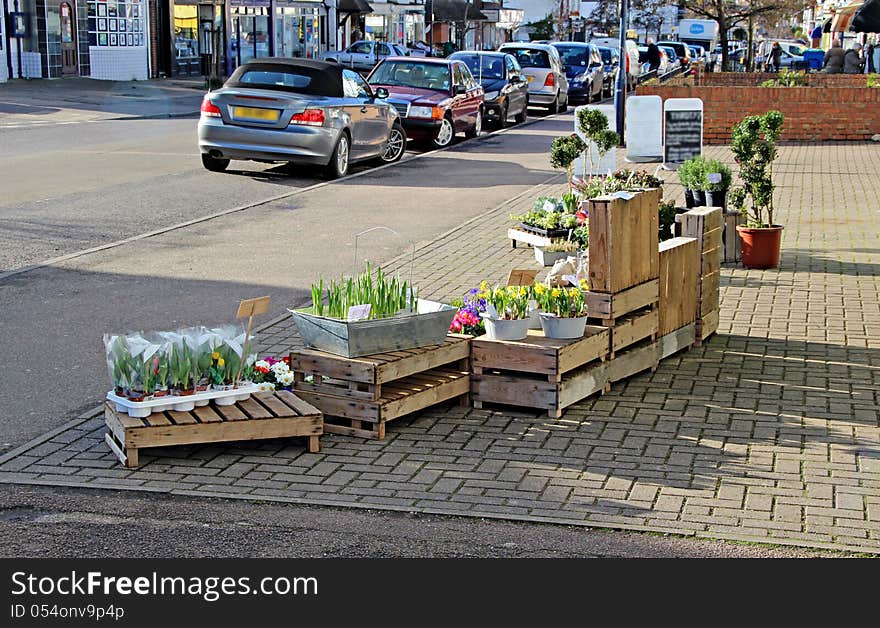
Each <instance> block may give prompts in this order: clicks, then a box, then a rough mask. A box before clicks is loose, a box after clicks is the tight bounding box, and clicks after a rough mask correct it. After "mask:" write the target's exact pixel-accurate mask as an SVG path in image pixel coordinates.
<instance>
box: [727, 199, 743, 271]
mask: <svg viewBox="0 0 880 628" xmlns="http://www.w3.org/2000/svg"><path fill="white" fill-rule="evenodd" d="M744 224H746V219H745V216H743V213H742V212H736V211H727V210H725V211H724V231H723V232H722V240H723V242H724V255H723V258H722V261H723V262H725V263H728V262H738V261H740V259H741V258H742V246H741V243H740V239H739V231H737V230H736V228H737V227H738V226H739V225H744Z"/></svg>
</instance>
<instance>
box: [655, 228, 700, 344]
mask: <svg viewBox="0 0 880 628" xmlns="http://www.w3.org/2000/svg"><path fill="white" fill-rule="evenodd" d="M698 246H699V243H698V241H697V239H696V238H672V239H671V240H666V241H665V242H661V243H660V247H659V249H660V298H659V309H660V319H659V329H658V333H659V334H660V336H665V335H666V334H669V333H672V332H673V331H675V330H676V329H679V328H681V327H684V326H685V325H688V324H690V323H693V322H694V321H695V320H696V317H697V286H698V283H699V278H700V251H699V248H698Z"/></svg>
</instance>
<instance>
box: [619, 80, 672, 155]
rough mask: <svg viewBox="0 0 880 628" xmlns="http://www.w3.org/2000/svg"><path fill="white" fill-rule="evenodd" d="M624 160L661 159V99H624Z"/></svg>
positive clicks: (636, 97) (643, 97) (639, 97)
mask: <svg viewBox="0 0 880 628" xmlns="http://www.w3.org/2000/svg"><path fill="white" fill-rule="evenodd" d="M625 128H626V160H627V161H631V162H638V161H660V160H661V159H663V99H662V98H660V96H630V97H629V98H627V99H626V125H625Z"/></svg>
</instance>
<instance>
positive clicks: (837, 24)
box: [831, 2, 863, 33]
mask: <svg viewBox="0 0 880 628" xmlns="http://www.w3.org/2000/svg"><path fill="white" fill-rule="evenodd" d="M862 4H863V3H862V2H854V3H852V4H848V5H846V6H845V7H840V8H839V9H837V10H836V11H835V12H834V17H833V18H831V32H832V33H844V32H846V31H847V30H849V24H850V22H851V21H852V19H853V16H854V15H855V13H856V11H857V10H858V9H861V8H862Z"/></svg>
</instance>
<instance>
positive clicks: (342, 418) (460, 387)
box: [290, 334, 470, 439]
mask: <svg viewBox="0 0 880 628" xmlns="http://www.w3.org/2000/svg"><path fill="white" fill-rule="evenodd" d="M469 357H470V336H462V335H455V334H450V335H448V336H447V337H446V341H445V342H444V343H443V344H440V345H431V346H428V347H420V348H417V349H407V350H401V351H392V352H388V353H379V354H374V355H368V356H361V357H358V358H346V357H342V356H338V355H333V354H330V353H324V352H322V351H316V350H314V349H300V350H297V351H293V352H291V354H290V368H291V370H293V372H294V383H293V388H294V390H295V391H296V394H297V395H299V396H300V397H302V398H303V399H305V400H306V401H308V402H309V403H311V404H313V405H314V406H315V407H317V408H319V409H320V410H321V411H322V412H323V413H324V415H325V417H324V419H325V422H324V431H325V432H330V433H334V434H347V435H349V436H360V437H362V438H376V439H383V438H385V423H387V422H388V421H391V420H394V419H397V418H399V417H402V416H404V415H407V414H410V413H412V412H415V411H417V410H423V409H425V408H427V407H430V406H433V405H435V404H438V403H441V402H443V401H448V400H450V399H455V398H456V397H460V398H463V401H464V402H466V401H467V395H468V392H469V389H470V377H469V376H470V370H469V364H468V361H469Z"/></svg>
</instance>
